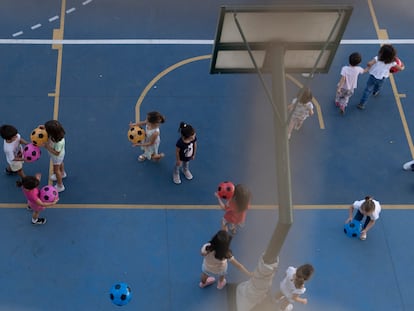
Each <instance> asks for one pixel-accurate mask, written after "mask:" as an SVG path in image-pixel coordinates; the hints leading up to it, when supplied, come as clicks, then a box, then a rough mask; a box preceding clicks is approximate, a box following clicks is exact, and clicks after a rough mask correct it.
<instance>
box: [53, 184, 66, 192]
mask: <svg viewBox="0 0 414 311" xmlns="http://www.w3.org/2000/svg"><path fill="white" fill-rule="evenodd" d="M55 188H56V191H57V192H62V191H65V186H64V185H63V184H62V186H59V185H58V184H56V185H55Z"/></svg>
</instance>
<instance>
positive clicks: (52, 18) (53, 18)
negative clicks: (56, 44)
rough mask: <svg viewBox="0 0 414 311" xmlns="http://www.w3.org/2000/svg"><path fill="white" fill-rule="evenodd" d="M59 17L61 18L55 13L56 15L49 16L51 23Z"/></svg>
mask: <svg viewBox="0 0 414 311" xmlns="http://www.w3.org/2000/svg"><path fill="white" fill-rule="evenodd" d="M57 19H59V16H57V15H55V16H53V17H51V18H49V23H51V22H53V21H55V20H57Z"/></svg>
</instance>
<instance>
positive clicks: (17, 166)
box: [9, 161, 23, 172]
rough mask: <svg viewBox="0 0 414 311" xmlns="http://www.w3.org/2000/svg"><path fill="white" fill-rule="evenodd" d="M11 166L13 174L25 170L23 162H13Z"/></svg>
mask: <svg viewBox="0 0 414 311" xmlns="http://www.w3.org/2000/svg"><path fill="white" fill-rule="evenodd" d="M9 165H10V169H11V171H12V172H17V171H20V170H21V169H22V168H23V161H12V162H11V163H9Z"/></svg>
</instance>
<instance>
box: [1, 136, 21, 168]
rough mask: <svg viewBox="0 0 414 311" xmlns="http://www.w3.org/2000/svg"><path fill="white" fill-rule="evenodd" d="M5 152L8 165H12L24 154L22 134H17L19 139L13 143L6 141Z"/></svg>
mask: <svg viewBox="0 0 414 311" xmlns="http://www.w3.org/2000/svg"><path fill="white" fill-rule="evenodd" d="M3 150H4V153H5V155H6V159H7V163H8V164H11V163H12V162H13V160H14V159H15V158H16V157H17V155H18V154H19V153H21V152H22V146H21V145H20V134H17V138H16V139H15V140H13V141H12V142H11V143H8V142H6V140H4V144H3Z"/></svg>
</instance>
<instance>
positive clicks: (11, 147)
mask: <svg viewBox="0 0 414 311" xmlns="http://www.w3.org/2000/svg"><path fill="white" fill-rule="evenodd" d="M0 135H1V137H2V138H3V139H4V143H3V149H4V153H5V155H6V160H7V167H6V174H7V175H13V174H18V175H19V176H20V177H22V178H23V177H24V176H25V174H24V172H23V162H24V159H23V150H22V146H21V145H22V144H24V145H26V144H27V141H26V140H24V139H23V138H21V136H20V134H19V133H18V131H17V129H16V128H15V127H14V126H13V125H8V124H5V125H3V126H1V127H0Z"/></svg>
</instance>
